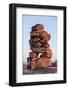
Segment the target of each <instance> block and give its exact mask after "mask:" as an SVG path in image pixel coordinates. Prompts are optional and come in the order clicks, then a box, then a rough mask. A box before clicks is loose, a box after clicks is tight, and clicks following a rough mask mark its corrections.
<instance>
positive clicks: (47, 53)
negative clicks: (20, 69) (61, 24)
mask: <svg viewBox="0 0 68 90" xmlns="http://www.w3.org/2000/svg"><path fill="white" fill-rule="evenodd" d="M50 38H51V35H50V34H49V33H48V32H46V31H44V26H43V25H42V24H36V25H35V26H33V27H32V31H31V32H30V40H29V45H30V49H31V52H30V53H29V58H27V67H28V68H29V67H31V69H36V68H47V67H48V66H49V64H50V61H51V58H52V50H51V49H50V45H49V44H48V41H49V40H50ZM39 53H41V55H40V54H39ZM39 55H40V57H39Z"/></svg>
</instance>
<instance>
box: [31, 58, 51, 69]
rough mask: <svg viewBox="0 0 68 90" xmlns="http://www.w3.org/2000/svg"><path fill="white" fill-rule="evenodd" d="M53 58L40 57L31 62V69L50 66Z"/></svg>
mask: <svg viewBox="0 0 68 90" xmlns="http://www.w3.org/2000/svg"><path fill="white" fill-rule="evenodd" d="M50 62H51V59H50V58H40V59H38V61H36V60H35V61H33V62H31V69H39V68H45V69H46V68H48V66H49V65H50Z"/></svg>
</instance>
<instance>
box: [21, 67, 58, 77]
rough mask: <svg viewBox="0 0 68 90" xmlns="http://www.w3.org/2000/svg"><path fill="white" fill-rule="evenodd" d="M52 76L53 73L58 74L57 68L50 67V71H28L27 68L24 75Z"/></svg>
mask: <svg viewBox="0 0 68 90" xmlns="http://www.w3.org/2000/svg"><path fill="white" fill-rule="evenodd" d="M49 73H50V74H51V73H57V67H48V69H35V70H31V69H27V68H26V66H24V68H23V74H24V75H32V74H49Z"/></svg>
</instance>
